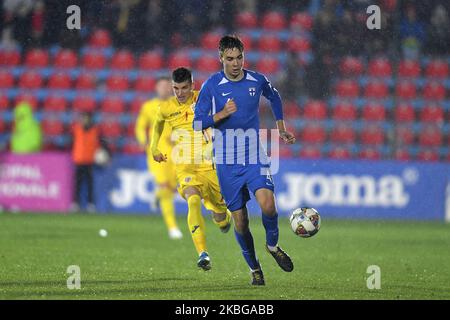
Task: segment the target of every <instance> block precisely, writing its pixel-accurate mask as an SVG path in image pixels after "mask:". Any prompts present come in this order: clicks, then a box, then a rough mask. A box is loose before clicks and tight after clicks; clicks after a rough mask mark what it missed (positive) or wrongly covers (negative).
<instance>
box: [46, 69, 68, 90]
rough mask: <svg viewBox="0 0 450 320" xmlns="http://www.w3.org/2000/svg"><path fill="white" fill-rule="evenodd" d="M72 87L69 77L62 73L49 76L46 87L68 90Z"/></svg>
mask: <svg viewBox="0 0 450 320" xmlns="http://www.w3.org/2000/svg"><path fill="white" fill-rule="evenodd" d="M71 86H72V79H71V78H70V75H69V74H67V73H63V72H57V73H54V74H52V75H51V76H50V79H49V80H48V84H47V87H48V88H50V89H60V90H68V89H70V88H71Z"/></svg>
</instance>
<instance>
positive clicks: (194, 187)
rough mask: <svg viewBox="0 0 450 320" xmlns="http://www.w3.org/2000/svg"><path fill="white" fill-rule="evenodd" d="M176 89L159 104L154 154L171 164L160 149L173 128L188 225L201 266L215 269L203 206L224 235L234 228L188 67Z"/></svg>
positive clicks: (176, 75)
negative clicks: (198, 124)
mask: <svg viewBox="0 0 450 320" xmlns="http://www.w3.org/2000/svg"><path fill="white" fill-rule="evenodd" d="M172 87H173V91H174V93H175V96H174V97H171V98H170V99H168V100H167V101H164V102H162V103H161V104H160V105H159V109H158V112H157V115H156V119H155V122H154V124H153V135H152V140H151V152H152V154H153V158H154V159H155V161H157V162H164V161H167V159H168V158H167V157H168V154H165V153H164V152H162V150H161V149H159V147H158V143H159V140H160V139H161V134H162V132H163V130H164V128H165V127H166V126H169V127H170V128H171V129H172V140H174V141H175V146H174V149H173V152H172V159H173V161H174V163H175V172H176V176H177V181H178V192H179V193H180V195H181V196H182V197H183V198H184V199H185V200H186V201H187V203H188V217H187V220H188V226H189V230H190V232H191V236H192V240H193V242H194V246H195V249H196V250H197V253H198V255H199V258H198V261H197V266H198V267H200V268H202V269H203V270H209V269H211V261H210V257H209V255H208V251H207V248H206V237H205V221H204V219H203V216H202V213H201V203H202V199H203V204H204V206H205V208H206V209H208V210H210V211H212V212H213V221H214V223H216V224H217V225H218V226H219V228H220V229H221V231H222V232H227V231H228V230H229V229H230V221H231V213H230V212H229V211H227V207H226V205H225V202H224V200H223V198H222V195H221V192H220V186H219V181H218V179H217V174H216V170H215V168H214V166H213V162H212V159H211V158H212V147H211V144H212V142H211V141H210V138H209V137H210V135H209V133H208V132H206V131H204V132H201V131H194V130H193V128H192V122H193V119H194V110H193V106H194V105H195V102H196V101H197V97H198V91H194V90H193V81H192V73H191V71H190V70H188V69H186V68H183V67H181V68H178V69H176V70H175V71H173V73H172Z"/></svg>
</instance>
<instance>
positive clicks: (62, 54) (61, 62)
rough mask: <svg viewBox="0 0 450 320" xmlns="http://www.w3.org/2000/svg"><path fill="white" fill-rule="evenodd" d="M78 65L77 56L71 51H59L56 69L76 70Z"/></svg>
mask: <svg viewBox="0 0 450 320" xmlns="http://www.w3.org/2000/svg"><path fill="white" fill-rule="evenodd" d="M77 63H78V56H77V54H76V53H75V52H74V51H72V50H70V49H62V50H59V51H58V53H57V54H56V57H55V61H54V63H53V65H54V66H55V67H56V68H68V69H70V68H75V67H76V66H77Z"/></svg>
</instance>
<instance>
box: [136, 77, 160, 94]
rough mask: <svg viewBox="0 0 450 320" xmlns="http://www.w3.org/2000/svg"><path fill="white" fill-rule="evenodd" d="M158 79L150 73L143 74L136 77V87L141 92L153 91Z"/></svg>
mask: <svg viewBox="0 0 450 320" xmlns="http://www.w3.org/2000/svg"><path fill="white" fill-rule="evenodd" d="M155 85H156V80H155V78H153V77H152V76H149V75H144V76H143V75H141V76H139V77H138V78H137V79H136V82H135V84H134V89H135V90H137V91H141V92H152V91H153V90H154V89H155Z"/></svg>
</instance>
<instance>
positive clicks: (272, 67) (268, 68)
mask: <svg viewBox="0 0 450 320" xmlns="http://www.w3.org/2000/svg"><path fill="white" fill-rule="evenodd" d="M256 69H257V70H258V71H259V72H261V73H264V74H268V75H271V74H274V73H277V72H278V71H279V70H280V62H279V61H278V59H276V58H274V57H270V56H266V57H261V58H260V59H259V60H258V62H257V63H256Z"/></svg>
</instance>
